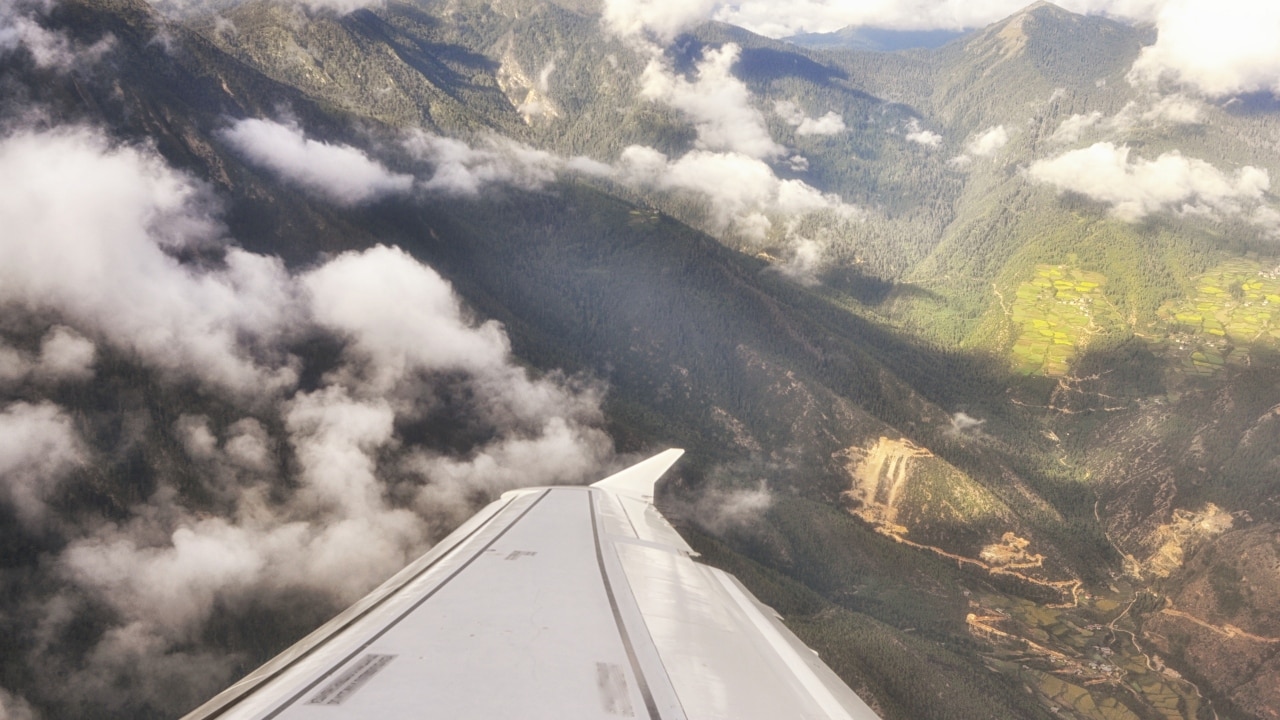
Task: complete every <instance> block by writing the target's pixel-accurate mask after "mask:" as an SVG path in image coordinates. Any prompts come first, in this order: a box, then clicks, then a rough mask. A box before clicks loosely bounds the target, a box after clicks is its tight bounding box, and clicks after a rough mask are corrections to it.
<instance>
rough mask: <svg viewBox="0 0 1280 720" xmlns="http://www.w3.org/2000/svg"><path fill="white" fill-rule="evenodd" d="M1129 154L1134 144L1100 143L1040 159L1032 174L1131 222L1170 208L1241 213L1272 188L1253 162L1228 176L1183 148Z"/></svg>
mask: <svg viewBox="0 0 1280 720" xmlns="http://www.w3.org/2000/svg"><path fill="white" fill-rule="evenodd" d="M1129 153H1130V150H1129V148H1128V147H1124V146H1120V147H1117V146H1116V145H1114V144H1112V143H1109V142H1103V143H1095V144H1094V145H1092V146H1090V147H1087V148H1082V149H1079V150H1071V151H1069V152H1066V153H1064V154H1062V155H1059V156H1058V157H1055V158H1051V159H1047V160H1040V161H1037V162H1035V163H1033V164H1032V165H1031V167H1030V168H1029V169H1028V170H1027V174H1028V176H1029V177H1030V178H1031V179H1032V180H1035V181H1037V182H1043V183H1047V184H1050V185H1053V186H1054V187H1057V188H1058V189H1060V190H1067V191H1071V192H1075V193H1079V194H1081V195H1084V196H1086V197H1088V198H1091V199H1093V200H1097V201H1099V202H1103V203H1106V204H1109V205H1111V206H1112V208H1111V212H1112V214H1113V215H1115V216H1116V217H1117V218H1120V219H1122V220H1125V221H1128V222H1136V221H1138V220H1141V219H1142V218H1144V217H1146V216H1148V215H1150V214H1152V213H1156V212H1161V211H1165V210H1174V211H1178V212H1193V213H1201V214H1210V215H1217V214H1228V215H1235V214H1240V213H1242V212H1243V211H1244V207H1245V206H1246V205H1248V206H1255V205H1256V204H1257V203H1258V202H1260V201H1261V199H1262V196H1263V193H1264V192H1266V190H1267V189H1268V188H1270V186H1271V180H1270V177H1269V176H1268V174H1267V171H1266V170H1263V169H1260V168H1256V167H1253V166H1245V167H1242V168H1240V169H1239V170H1237V171H1236V172H1235V173H1234V174H1233V175H1227V174H1225V173H1223V172H1222V171H1220V170H1218V169H1217V168H1215V167H1214V166H1213V165H1210V164H1209V163H1207V162H1205V161H1203V160H1199V159H1196V158H1188V157H1184V156H1183V155H1182V154H1181V153H1179V152H1177V151H1174V152H1168V153H1164V154H1162V155H1161V156H1160V157H1158V158H1156V159H1155V160H1145V159H1142V158H1138V159H1135V160H1133V161H1130V159H1129Z"/></svg>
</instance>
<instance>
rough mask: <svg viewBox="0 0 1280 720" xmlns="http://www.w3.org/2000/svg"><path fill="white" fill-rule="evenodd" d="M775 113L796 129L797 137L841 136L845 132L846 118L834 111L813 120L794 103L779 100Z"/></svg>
mask: <svg viewBox="0 0 1280 720" xmlns="http://www.w3.org/2000/svg"><path fill="white" fill-rule="evenodd" d="M773 111H774V112H775V113H777V114H778V117H780V118H782V119H783V120H784V121H786V123H787V124H788V125H791V126H792V127H794V128H795V129H796V134H797V135H802V136H803V135H839V134H840V133H842V132H844V131H845V125H844V117H842V116H841V115H840V113H838V112H835V111H834V110H831V111H828V112H827V113H826V114H825V115H823V116H822V117H819V118H812V117H809V116H808V115H806V114H805V112H804V110H802V109H801V108H800V106H799V105H796V104H795V103H794V102H791V101H790V100H778V101H776V102H775V103H774V104H773Z"/></svg>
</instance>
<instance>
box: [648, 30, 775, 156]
mask: <svg viewBox="0 0 1280 720" xmlns="http://www.w3.org/2000/svg"><path fill="white" fill-rule="evenodd" d="M741 51H742V50H741V48H740V47H738V46H737V45H735V44H734V43H727V44H725V45H724V46H722V47H720V48H718V49H717V48H711V47H708V48H706V49H705V50H703V53H702V58H701V59H700V60H699V61H698V64H697V67H696V70H695V72H694V80H693V81H692V82H690V81H689V80H686V79H685V78H683V77H680V76H678V75H676V74H675V73H674V72H673V71H672V70H671V69H670V67H669V66H668V64H667V63H666V61H665V60H663V59H662V58H661V57H654V58H653V59H651V60H650V61H649V64H648V66H647V67H646V68H645V70H644V75H643V76H642V78H641V80H642V83H643V86H642V89H641V92H640V94H641V96H642V97H645V98H648V99H650V100H654V101H659V102H664V103H667V104H668V105H670V106H672V107H673V108H675V109H677V110H679V111H680V112H682V113H684V115H685V116H686V117H688V118H689V119H690V120H692V121H693V124H694V127H695V128H697V131H698V147H699V148H702V149H706V150H728V151H731V152H736V153H741V154H743V155H747V156H749V157H753V158H769V157H776V156H778V155H782V154H783V153H784V152H785V148H783V147H782V146H781V145H778V144H777V143H775V142H774V141H773V139H772V138H771V137H770V136H769V128H768V126H767V125H766V124H765V120H764V115H763V114H762V113H761V112H760V111H759V110H757V109H756V108H755V107H754V106H753V105H752V102H751V101H752V97H751V91H750V90H748V89H747V86H746V85H745V84H743V82H742V81H741V80H739V79H737V78H736V77H734V76H733V73H732V72H731V69H732V68H733V66H734V64H735V63H737V62H738V56H739V55H740V54H741Z"/></svg>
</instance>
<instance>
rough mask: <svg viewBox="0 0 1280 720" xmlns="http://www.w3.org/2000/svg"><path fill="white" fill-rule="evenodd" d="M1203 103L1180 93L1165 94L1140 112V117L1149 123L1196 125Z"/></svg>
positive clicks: (1199, 119)
mask: <svg viewBox="0 0 1280 720" xmlns="http://www.w3.org/2000/svg"><path fill="white" fill-rule="evenodd" d="M1203 107H1204V106H1203V105H1202V104H1201V103H1199V102H1197V101H1196V100H1194V99H1192V98H1189V97H1187V96H1185V95H1182V94H1180V93H1175V94H1173V95H1166V96H1164V97H1162V98H1160V99H1159V100H1157V101H1156V102H1155V104H1154V105H1152V106H1151V108H1150V109H1148V110H1146V111H1145V112H1143V113H1142V119H1143V120H1146V121H1147V122H1149V123H1152V124H1156V125H1161V124H1164V123H1169V124H1171V125H1198V124H1200V123H1201V122H1202V120H1201V116H1200V113H1201V111H1202V109H1203Z"/></svg>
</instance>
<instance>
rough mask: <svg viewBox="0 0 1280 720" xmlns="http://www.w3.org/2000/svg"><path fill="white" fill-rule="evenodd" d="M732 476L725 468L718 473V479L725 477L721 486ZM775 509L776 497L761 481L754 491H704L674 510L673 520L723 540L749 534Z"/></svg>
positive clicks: (725, 488)
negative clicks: (774, 500)
mask: <svg viewBox="0 0 1280 720" xmlns="http://www.w3.org/2000/svg"><path fill="white" fill-rule="evenodd" d="M731 472H732V471H730V470H728V469H726V468H719V469H717V471H716V475H719V476H723V477H724V479H722V480H719V482H725V483H727V481H728V477H727V476H728V474H729V473H731ZM713 482H716V481H713ZM772 506H773V493H772V492H771V491H770V490H769V487H768V485H767V484H766V483H765V481H764V480H761V481H759V483H758V484H757V485H756V486H755V487H754V488H740V487H728V486H726V485H718V484H717V485H710V486H707V487H705V488H704V489H702V490H701V491H700V492H699V493H698V495H696V496H695V497H694V498H689V499H686V500H684V501H683V502H681V504H680V506H679V507H676V508H672V510H671V511H670V516H671V519H672V520H677V521H683V522H688V523H691V524H693V525H696V526H698V527H700V528H702V529H703V530H706V531H707V532H709V533H711V534H712V535H718V536H724V535H726V534H728V533H732V532H741V531H744V530H748V531H749V530H750V529H751V528H752V527H753V526H756V525H758V524H759V523H760V522H761V521H762V520H763V519H764V515H765V513H766V512H768V510H769V508H770V507H772Z"/></svg>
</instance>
